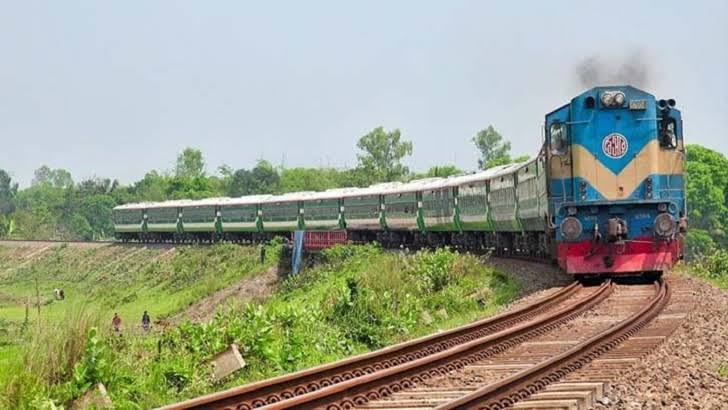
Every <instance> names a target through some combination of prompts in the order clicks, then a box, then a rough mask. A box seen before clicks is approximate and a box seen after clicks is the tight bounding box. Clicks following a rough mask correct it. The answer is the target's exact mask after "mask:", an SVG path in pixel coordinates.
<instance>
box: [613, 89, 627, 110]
mask: <svg viewBox="0 0 728 410" xmlns="http://www.w3.org/2000/svg"><path fill="white" fill-rule="evenodd" d="M624 100H625V96H624V93H623V92H621V91H618V92H616V93H615V94H614V105H616V106H618V107H621V106H622V105H623V104H624Z"/></svg>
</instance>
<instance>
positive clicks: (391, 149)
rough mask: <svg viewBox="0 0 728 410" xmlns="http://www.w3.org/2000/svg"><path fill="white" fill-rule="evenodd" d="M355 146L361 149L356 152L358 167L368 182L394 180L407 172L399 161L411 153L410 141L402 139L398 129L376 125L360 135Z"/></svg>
mask: <svg viewBox="0 0 728 410" xmlns="http://www.w3.org/2000/svg"><path fill="white" fill-rule="evenodd" d="M356 146H357V148H359V149H360V150H362V151H363V153H360V154H357V159H358V161H359V165H358V168H359V169H360V170H361V171H362V172H363V173H364V174H365V175H366V176H367V178H368V179H369V182H382V181H394V180H397V179H401V178H402V177H404V176H405V175H407V173H408V172H409V169H408V168H407V167H406V166H404V165H403V164H402V162H401V161H402V158H404V157H405V156H408V155H412V142H411V141H403V140H402V134H401V132H400V131H399V130H398V129H395V130H393V131H389V132H387V131H385V130H384V128H382V127H377V128H375V129H373V130H372V131H371V132H370V133H368V134H366V135H364V136H363V137H361V138H360V139H359V142H357V144H356Z"/></svg>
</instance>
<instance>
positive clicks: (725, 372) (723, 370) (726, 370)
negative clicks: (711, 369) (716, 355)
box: [718, 362, 728, 378]
mask: <svg viewBox="0 0 728 410" xmlns="http://www.w3.org/2000/svg"><path fill="white" fill-rule="evenodd" d="M718 374H719V375H720V377H725V378H728V362H723V363H721V364H720V366H718Z"/></svg>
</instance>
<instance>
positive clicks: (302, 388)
mask: <svg viewBox="0 0 728 410" xmlns="http://www.w3.org/2000/svg"><path fill="white" fill-rule="evenodd" d="M581 288H582V285H581V284H580V283H579V282H573V283H571V284H570V285H568V286H565V287H563V288H561V289H559V290H558V291H556V292H554V293H553V294H551V295H549V296H547V297H544V298H541V299H539V300H537V301H534V302H532V303H530V304H528V305H526V306H522V307H520V308H518V309H514V310H512V311H508V312H504V313H501V314H498V315H496V316H493V317H489V318H486V319H482V320H479V321H476V322H473V323H470V324H467V325H464V326H460V327H457V328H454V329H450V330H447V331H444V332H440V333H436V334H433V335H428V336H423V337H420V338H417V339H413V340H411V341H407V342H403V343H399V344H395V345H392V346H389V347H386V348H383V349H380V350H376V351H373V352H369V353H364V354H361V355H357V356H353V357H351V358H347V359H344V360H340V361H337V362H333V363H329V364H324V365H321V366H317V367H313V368H310V369H305V370H302V371H299V372H295V373H291V374H287V375H283V376H279V377H275V378H272V379H268V380H263V381H260V382H256V383H251V384H248V385H244V386H240V387H235V388H232V389H229V390H225V391H222V392H217V393H213V394H209V395H206V396H201V397H197V398H194V399H190V400H187V401H184V402H180V403H176V404H172V405H168V406H165V407H163V409H165V410H178V409H190V408H205V407H206V406H208V405H210V404H212V403H220V402H221V401H224V402H226V403H228V402H229V403H236V405H242V406H251V407H257V406H261V405H266V404H272V403H275V402H278V401H281V400H285V399H289V398H291V397H295V396H298V395H302V394H306V393H310V392H312V391H315V390H318V389H320V388H324V387H327V386H330V385H333V384H336V383H340V382H342V381H346V380H350V379H353V378H356V377H361V376H363V375H365V374H369V373H373V372H375V371H379V370H382V369H386V368H389V367H392V366H396V365H398V364H401V363H404V362H406V361H410V360H414V359H417V358H420V357H425V356H427V355H430V354H434V353H437V352H439V351H443V350H446V349H448V348H450V347H453V346H456V345H458V344H462V343H466V342H468V341H470V340H473V339H477V338H479V337H482V336H485V335H487V334H490V333H494V332H497V331H500V330H503V329H506V328H508V327H510V326H513V325H514V324H516V323H520V322H524V321H526V320H530V319H532V318H533V317H535V316H536V315H538V314H540V313H543V312H545V311H548V310H549V309H551V308H553V307H554V306H555V305H557V304H558V303H560V302H561V301H563V300H565V299H567V298H569V297H570V296H572V295H573V294H574V293H576V292H577V291H579V289H581Z"/></svg>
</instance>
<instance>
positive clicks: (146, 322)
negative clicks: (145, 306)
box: [142, 310, 152, 331]
mask: <svg viewBox="0 0 728 410" xmlns="http://www.w3.org/2000/svg"><path fill="white" fill-rule="evenodd" d="M151 323H152V320H151V319H150V318H149V313H147V311H146V310H145V311H144V314H143V315H142V329H144V330H145V331H149V326H150V325H151Z"/></svg>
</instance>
